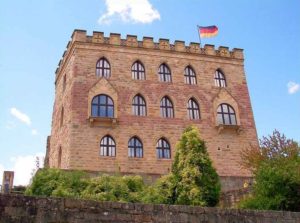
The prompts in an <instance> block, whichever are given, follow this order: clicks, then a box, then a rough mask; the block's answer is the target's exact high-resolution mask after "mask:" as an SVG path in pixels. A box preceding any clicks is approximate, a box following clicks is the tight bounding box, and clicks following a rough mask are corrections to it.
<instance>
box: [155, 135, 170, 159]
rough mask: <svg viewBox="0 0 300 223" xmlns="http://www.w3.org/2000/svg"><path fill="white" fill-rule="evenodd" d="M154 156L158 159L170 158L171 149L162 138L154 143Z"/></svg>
mask: <svg viewBox="0 0 300 223" xmlns="http://www.w3.org/2000/svg"><path fill="white" fill-rule="evenodd" d="M156 156H157V158H159V159H170V158H171V148H170V144H169V143H168V141H167V140H165V139H164V138H161V139H159V140H158V142H157V143H156Z"/></svg>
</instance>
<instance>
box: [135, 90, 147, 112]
mask: <svg viewBox="0 0 300 223" xmlns="http://www.w3.org/2000/svg"><path fill="white" fill-rule="evenodd" d="M132 112H133V114H134V115H138V116H146V102H145V100H144V98H143V97H142V96H141V95H139V94H138V95H136V96H134V98H133V100H132Z"/></svg>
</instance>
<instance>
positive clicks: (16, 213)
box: [0, 195, 300, 223]
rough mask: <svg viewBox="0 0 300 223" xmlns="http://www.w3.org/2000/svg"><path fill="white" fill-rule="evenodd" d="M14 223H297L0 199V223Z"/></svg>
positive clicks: (283, 217)
mask: <svg viewBox="0 0 300 223" xmlns="http://www.w3.org/2000/svg"><path fill="white" fill-rule="evenodd" d="M18 222H20V223H31V222H43V223H55V222H60V223H75V222H76V223H93V222H201V223H246V222H247V223H275V222H276V223H299V222H300V212H298V213H295V212H282V211H250V210H234V209H218V208H202V207H192V206H181V205H149V204H148V205H146V204H132V203H118V202H95V201H85V200H74V199H63V198H38V197H28V196H20V195H18V196H16V195H0V223H18Z"/></svg>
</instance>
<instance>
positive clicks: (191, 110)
mask: <svg viewBox="0 0 300 223" xmlns="http://www.w3.org/2000/svg"><path fill="white" fill-rule="evenodd" d="M187 112H188V117H189V119H190V120H200V119H201V116H200V106H199V103H198V102H197V101H196V99H194V98H190V99H189V100H188V103H187Z"/></svg>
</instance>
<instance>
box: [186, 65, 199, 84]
mask: <svg viewBox="0 0 300 223" xmlns="http://www.w3.org/2000/svg"><path fill="white" fill-rule="evenodd" d="M184 82H185V83H186V84H197V80H196V73H195V71H194V70H193V68H191V67H190V66H187V67H186V68H185V69H184Z"/></svg>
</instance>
